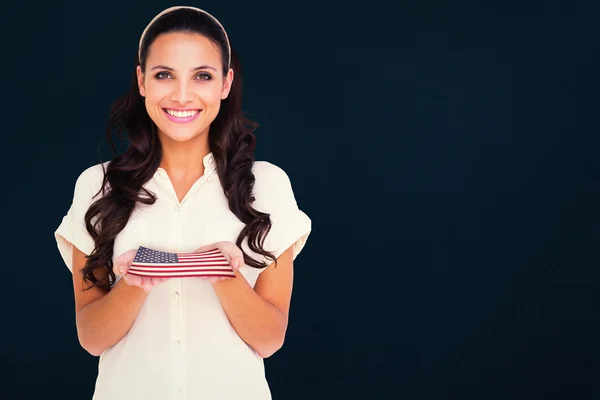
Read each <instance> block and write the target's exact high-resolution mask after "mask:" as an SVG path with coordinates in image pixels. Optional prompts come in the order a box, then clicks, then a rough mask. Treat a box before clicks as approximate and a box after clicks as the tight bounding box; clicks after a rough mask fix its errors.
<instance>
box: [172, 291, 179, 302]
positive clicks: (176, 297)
mask: <svg viewBox="0 0 600 400" xmlns="http://www.w3.org/2000/svg"><path fill="white" fill-rule="evenodd" d="M173 298H174V299H175V300H179V293H177V292H175V293H173Z"/></svg>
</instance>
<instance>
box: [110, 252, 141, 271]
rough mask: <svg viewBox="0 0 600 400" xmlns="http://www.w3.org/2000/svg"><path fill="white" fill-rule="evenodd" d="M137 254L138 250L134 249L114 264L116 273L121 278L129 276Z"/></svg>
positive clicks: (119, 257) (117, 259)
mask: <svg viewBox="0 0 600 400" xmlns="http://www.w3.org/2000/svg"><path fill="white" fill-rule="evenodd" d="M136 254H137V249H132V250H128V251H126V252H125V253H123V254H121V255H120V256H118V257H117V258H115V262H114V264H113V271H114V273H115V274H117V275H120V276H125V275H127V272H128V271H129V267H130V266H131V263H132V262H133V259H134V258H135V255H136Z"/></svg>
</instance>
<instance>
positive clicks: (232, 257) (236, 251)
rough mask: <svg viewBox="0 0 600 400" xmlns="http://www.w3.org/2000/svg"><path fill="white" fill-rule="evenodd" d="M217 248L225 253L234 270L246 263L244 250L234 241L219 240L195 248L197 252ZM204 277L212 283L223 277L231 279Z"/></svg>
mask: <svg viewBox="0 0 600 400" xmlns="http://www.w3.org/2000/svg"><path fill="white" fill-rule="evenodd" d="M215 248H216V249H219V251H220V252H221V253H223V256H225V259H226V260H227V262H228V263H229V265H231V268H232V269H233V270H234V271H236V270H238V269H240V268H241V267H242V266H243V265H244V254H243V253H242V250H241V249H240V248H239V247H237V246H236V244H235V243H233V242H227V241H222V242H217V243H213V244H208V245H206V246H202V247H200V248H198V249H196V250H194V252H195V253H196V252H202V251H208V250H212V249H215ZM204 279H207V280H209V281H210V282H211V283H214V282H216V281H219V280H221V279H229V278H217V277H211V278H204Z"/></svg>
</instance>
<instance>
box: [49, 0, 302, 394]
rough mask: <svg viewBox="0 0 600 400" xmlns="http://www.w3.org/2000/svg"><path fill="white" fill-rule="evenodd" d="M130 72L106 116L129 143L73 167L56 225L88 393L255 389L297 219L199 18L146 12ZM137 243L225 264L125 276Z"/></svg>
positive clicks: (273, 334) (213, 32) (209, 20)
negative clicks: (203, 271)
mask: <svg viewBox="0 0 600 400" xmlns="http://www.w3.org/2000/svg"><path fill="white" fill-rule="evenodd" d="M132 75H133V76H132V78H133V79H132V87H131V89H130V91H129V92H128V93H127V94H126V95H125V96H123V97H122V98H120V99H119V100H118V101H116V102H115V104H114V105H113V107H112V110H111V114H110V118H109V123H108V128H107V139H108V141H109V143H110V144H111V145H113V141H112V136H113V135H114V134H117V135H120V134H122V133H123V132H125V133H126V135H127V138H128V139H129V146H128V148H127V150H126V151H125V152H123V153H122V154H118V155H115V156H114V157H113V158H112V160H110V161H109V162H105V163H100V164H96V165H93V166H91V167H89V168H87V169H86V170H85V171H83V172H82V173H81V174H80V175H79V177H78V179H77V182H76V183H75V190H74V197H73V202H72V204H71V207H70V208H69V210H68V212H67V214H66V215H65V216H64V218H63V220H62V222H61V224H60V225H59V227H58V228H57V230H56V232H55V238H56V242H57V245H58V249H59V251H60V253H61V255H62V257H63V259H64V261H65V264H66V265H67V267H68V268H69V270H70V271H71V272H72V277H73V285H74V293H75V308H76V325H77V335H78V338H79V341H80V343H81V346H82V347H83V348H84V349H86V350H87V351H88V352H89V353H90V354H92V355H95V356H100V363H99V366H98V367H99V368H98V377H97V381H96V386H95V392H94V397H93V398H94V400H109V399H110V400H119V399H128V400H136V399H144V400H158V399H161V400H162V399H168V398H173V396H177V398H188V399H219V400H221V399H240V398H244V399H257V400H264V399H270V398H271V394H270V390H269V385H268V383H267V379H266V377H265V370H264V366H263V358H265V357H269V356H270V355H272V354H273V353H274V352H276V351H277V350H278V349H279V348H280V347H281V346H282V345H283V342H284V338H285V334H286V330H287V324H288V311H289V306H290V301H291V292H292V282H293V262H294V260H295V258H296V256H297V255H298V254H299V253H300V251H301V250H302V249H303V247H304V245H305V243H306V240H307V238H308V236H309V234H310V232H311V220H310V219H309V217H308V216H307V215H306V214H305V213H304V212H302V211H301V210H300V209H299V208H298V205H297V203H296V200H295V196H294V192H293V190H292V185H291V182H290V179H289V177H288V176H287V174H286V173H285V172H284V171H283V169H281V168H280V167H278V166H276V165H274V164H271V163H269V162H267V161H255V159H254V150H255V146H256V137H255V135H254V133H253V131H254V130H255V129H256V128H257V124H255V123H254V122H252V121H249V120H248V119H246V118H244V117H243V115H242V111H241V95H242V86H241V84H242V82H241V69H240V65H239V61H238V59H237V57H236V55H235V53H234V52H233V50H232V48H231V44H230V41H229V37H228V35H227V33H226V32H225V30H224V29H223V27H222V25H221V24H220V23H219V22H218V21H217V20H216V19H215V18H214V17H213V16H212V15H210V14H208V13H207V12H205V11H203V10H200V9H197V8H193V7H172V8H169V9H167V10H165V11H163V12H161V13H160V14H158V15H157V16H156V17H155V18H154V19H153V20H152V21H151V22H150V23H149V24H148V26H147V27H146V29H145V30H144V31H143V33H142V36H141V38H140V43H139V49H138V62H137V64H136V66H135V69H134V71H133V74H132ZM114 148H115V147H114V145H113V149H114ZM141 247H143V248H150V249H152V251H156V252H159V254H162V255H161V256H160V257H163V255H164V257H165V259H169V260H170V259H175V260H178V259H179V258H181V259H182V260H183V259H186V258H187V259H189V258H190V257H192V258H194V257H198V254H200V252H202V254H214V252H220V253H222V255H223V256H224V257H225V258H226V260H227V262H228V264H229V265H230V266H231V268H232V269H233V270H234V273H231V272H230V274H229V277H228V278H221V279H214V278H205V277H189V278H174V277H172V278H159V277H149V276H143V274H142V275H139V274H134V273H133V270H132V271H131V272H132V273H129V272H130V267H131V265H132V261H133V260H134V257H135V255H136V253H137V249H139V248H141ZM165 253H166V254H165ZM202 257H204V255H203V256H202ZM148 262H152V260H151V259H150V260H148ZM233 275H235V276H233Z"/></svg>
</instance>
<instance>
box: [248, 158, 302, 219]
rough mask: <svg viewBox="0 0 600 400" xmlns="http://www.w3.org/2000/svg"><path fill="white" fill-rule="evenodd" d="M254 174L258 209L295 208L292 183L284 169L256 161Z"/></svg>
mask: <svg viewBox="0 0 600 400" xmlns="http://www.w3.org/2000/svg"><path fill="white" fill-rule="evenodd" d="M252 172H253V174H254V178H255V179H254V197H255V201H256V204H255V205H256V206H257V207H258V208H262V209H269V210H272V209H274V208H278V207H285V206H295V204H296V200H295V197H294V192H293V189H292V182H291V180H290V177H289V176H288V174H287V173H286V171H284V170H283V168H281V167H280V166H278V165H275V164H273V163H270V162H268V161H255V162H254V166H253V168H252Z"/></svg>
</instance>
